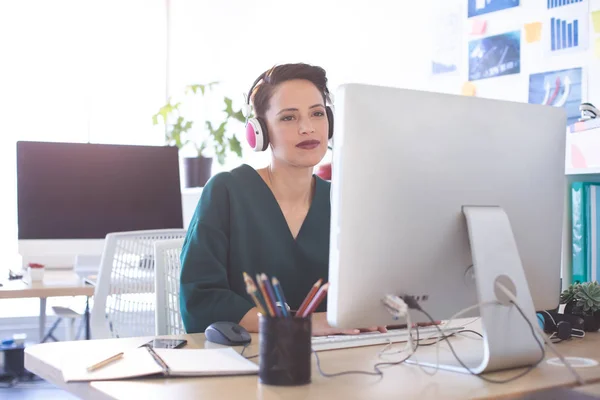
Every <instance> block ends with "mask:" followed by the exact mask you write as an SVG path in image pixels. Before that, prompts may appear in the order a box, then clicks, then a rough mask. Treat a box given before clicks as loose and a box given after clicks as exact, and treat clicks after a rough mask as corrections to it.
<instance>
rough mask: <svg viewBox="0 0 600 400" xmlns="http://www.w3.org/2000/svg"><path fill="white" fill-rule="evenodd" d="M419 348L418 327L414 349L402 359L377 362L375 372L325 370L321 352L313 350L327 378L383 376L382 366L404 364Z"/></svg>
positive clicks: (374, 367)
mask: <svg viewBox="0 0 600 400" xmlns="http://www.w3.org/2000/svg"><path fill="white" fill-rule="evenodd" d="M409 335H410V332H409ZM418 348H419V330H418V329H417V341H416V344H415V347H414V348H413V351H412V352H411V353H410V354H408V355H407V356H406V357H404V358H403V359H402V360H400V361H393V362H379V363H377V364H375V365H374V366H373V370H374V372H371V371H352V370H351V371H342V372H334V373H328V372H324V371H323V369H322V368H321V359H320V358H319V354H318V353H317V352H316V351H315V350H314V349H313V350H312V352H313V354H314V355H315V359H316V360H317V369H318V370H319V373H320V374H321V375H322V376H323V377H325V378H335V377H338V376H343V375H369V376H379V377H380V378H383V371H381V369H380V368H381V367H391V366H394V365H400V364H402V363H403V362H405V361H406V360H408V359H409V358H410V357H411V356H412V355H413V353H414V352H415V351H417V349H418Z"/></svg>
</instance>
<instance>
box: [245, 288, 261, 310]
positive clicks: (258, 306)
mask: <svg viewBox="0 0 600 400" xmlns="http://www.w3.org/2000/svg"><path fill="white" fill-rule="evenodd" d="M246 291H247V292H248V294H249V295H250V297H251V298H252V301H253V302H254V304H255V305H256V309H257V310H258V312H259V313H261V314H262V315H266V313H265V309H264V308H263V306H262V304H261V302H260V300H258V297H256V293H257V292H258V289H257V288H256V286H254V285H252V286H249V287H246Z"/></svg>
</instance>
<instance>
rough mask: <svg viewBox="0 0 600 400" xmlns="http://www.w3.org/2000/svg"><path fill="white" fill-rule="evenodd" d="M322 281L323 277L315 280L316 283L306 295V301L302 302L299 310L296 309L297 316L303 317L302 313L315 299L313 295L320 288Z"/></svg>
mask: <svg viewBox="0 0 600 400" xmlns="http://www.w3.org/2000/svg"><path fill="white" fill-rule="evenodd" d="M322 282H323V280H322V279H319V280H318V281H316V282H315V284H314V285H313V287H312V288H311V289H310V291H309V292H308V294H307V295H306V298H305V299H304V301H303V302H302V304H301V305H300V307H299V308H298V311H296V317H299V318H300V317H302V314H303V313H304V310H306V307H308V305H309V304H310V302H311V300H312V299H313V297H314V296H315V294H316V293H317V290H319V287H320V286H321V283H322Z"/></svg>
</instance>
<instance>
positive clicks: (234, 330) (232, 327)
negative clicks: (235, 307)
mask: <svg viewBox="0 0 600 400" xmlns="http://www.w3.org/2000/svg"><path fill="white" fill-rule="evenodd" d="M204 334H205V335H206V340H208V341H209V342H213V343H217V344H222V345H224V346H241V345H245V344H248V343H250V342H251V341H252V338H251V337H250V334H249V333H248V331H247V330H246V329H244V328H243V327H241V326H240V325H238V324H236V323H234V322H227V321H221V322H215V323H213V324H211V325H209V327H208V328H206V330H205V331H204Z"/></svg>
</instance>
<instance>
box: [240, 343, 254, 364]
mask: <svg viewBox="0 0 600 400" xmlns="http://www.w3.org/2000/svg"><path fill="white" fill-rule="evenodd" d="M248 346H250V343H247V344H245V345H244V348H243V349H242V352H241V353H240V356H242V357H244V358H245V359H246V360H251V359H253V358H256V357H258V354H255V355H253V356H248V357H246V356H245V355H244V352H245V351H246V349H247V348H248Z"/></svg>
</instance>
